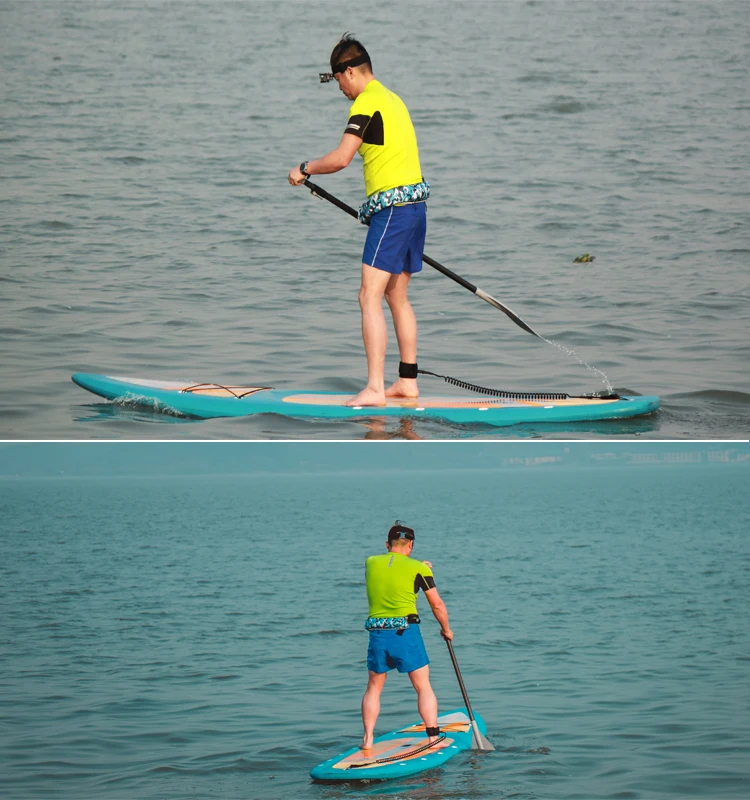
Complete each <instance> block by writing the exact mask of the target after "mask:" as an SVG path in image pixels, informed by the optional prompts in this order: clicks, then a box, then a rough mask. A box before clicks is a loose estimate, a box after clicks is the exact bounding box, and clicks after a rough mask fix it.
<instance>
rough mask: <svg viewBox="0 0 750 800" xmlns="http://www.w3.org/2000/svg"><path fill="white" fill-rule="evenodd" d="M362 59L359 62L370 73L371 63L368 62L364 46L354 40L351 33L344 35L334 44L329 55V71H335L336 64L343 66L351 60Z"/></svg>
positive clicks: (368, 55)
mask: <svg viewBox="0 0 750 800" xmlns="http://www.w3.org/2000/svg"><path fill="white" fill-rule="evenodd" d="M355 58H356V59H358V60H359V59H360V58H363V59H365V60H363V61H361V62H360V63H361V64H364V65H366V66H368V67H369V68H370V71H371V72H372V62H371V61H370V54H369V53H368V52H367V50H365V46H364V45H363V44H362V42H360V41H359V40H358V39H356V38H355V36H354V34H353V33H348V32H347V33H345V34H344V35H343V36H342V37H341V38H340V39H339V40H338V42H337V43H336V47H334V48H333V52H332V53H331V71H332V72H335V71H336V65H337V64H343V63H345V62H347V61H351V60H353V59H355Z"/></svg>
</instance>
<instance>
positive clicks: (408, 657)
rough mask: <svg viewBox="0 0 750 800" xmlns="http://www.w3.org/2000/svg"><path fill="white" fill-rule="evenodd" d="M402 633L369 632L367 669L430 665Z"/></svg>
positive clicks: (415, 640)
mask: <svg viewBox="0 0 750 800" xmlns="http://www.w3.org/2000/svg"><path fill="white" fill-rule="evenodd" d="M379 213H382V212H379ZM402 631H403V632H402V633H401V635H400V636H399V632H398V631H396V630H374V631H370V644H369V647H368V648H367V669H369V670H371V671H372V672H377V673H383V672H388V671H389V670H392V669H397V670H398V671H399V672H413V671H414V670H415V669H420V668H421V667H424V666H426V665H427V664H429V663H430V659H429V658H427V651H426V650H425V647H424V642H423V641H422V633H421V631H420V630H419V625H409V627H408V628H402Z"/></svg>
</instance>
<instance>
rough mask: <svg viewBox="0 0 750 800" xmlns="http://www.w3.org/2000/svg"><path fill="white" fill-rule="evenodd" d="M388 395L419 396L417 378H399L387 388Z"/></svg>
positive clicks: (386, 393) (386, 394)
mask: <svg viewBox="0 0 750 800" xmlns="http://www.w3.org/2000/svg"><path fill="white" fill-rule="evenodd" d="M385 396H386V397H419V389H418V388H417V379H416V378H399V379H398V380H397V381H396V382H395V383H394V384H392V385H391V386H389V387H388V388H387V389H386V390H385Z"/></svg>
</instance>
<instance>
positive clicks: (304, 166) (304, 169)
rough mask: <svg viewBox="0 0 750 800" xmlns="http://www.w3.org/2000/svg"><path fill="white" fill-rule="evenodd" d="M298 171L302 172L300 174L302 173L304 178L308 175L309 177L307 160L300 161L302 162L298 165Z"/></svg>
mask: <svg viewBox="0 0 750 800" xmlns="http://www.w3.org/2000/svg"><path fill="white" fill-rule="evenodd" d="M299 171H300V172H301V173H302V174H303V175H304V176H305V177H306V178H309V177H310V173H309V172H308V171H307V161H303V162H302V163H301V164H300V165H299Z"/></svg>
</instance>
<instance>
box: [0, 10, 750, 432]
mask: <svg viewBox="0 0 750 800" xmlns="http://www.w3.org/2000/svg"><path fill="white" fill-rule="evenodd" d="M345 30H352V31H354V32H355V33H356V34H358V35H359V36H360V37H361V38H362V39H363V41H364V42H365V44H366V45H367V46H368V48H369V50H370V52H371V54H372V57H373V61H374V66H375V71H376V74H377V76H378V77H379V78H381V80H383V82H384V83H386V85H388V86H389V87H391V88H392V89H394V90H395V91H397V92H398V93H399V94H400V95H401V96H402V97H403V99H404V100H405V101H406V103H407V105H408V106H409V108H410V109H411V112H412V116H413V120H414V123H415V126H416V129H417V133H418V137H419V143H420V152H421V159H422V166H423V170H424V174H425V176H426V177H427V178H428V179H429V181H430V182H431V184H432V189H433V194H432V198H431V200H430V201H429V231H428V240H427V247H426V252H427V253H428V254H430V255H432V257H433V258H437V259H438V260H439V261H441V262H442V263H444V264H445V265H446V266H448V267H450V268H451V269H453V270H454V271H455V272H457V273H458V274H460V275H462V276H464V277H466V278H467V279H469V280H471V281H472V282H473V283H475V284H476V285H478V286H479V287H481V288H482V289H484V290H485V291H487V292H489V293H490V294H492V295H494V296H496V297H497V298H498V299H500V300H502V301H503V302H505V303H507V304H508V305H510V306H511V307H512V308H513V309H514V310H515V311H516V312H517V313H518V314H520V316H521V317H522V318H523V319H524V320H526V321H527V322H528V323H529V324H531V325H532V327H534V328H536V329H537V330H539V332H540V333H542V334H543V335H544V336H545V337H547V338H549V339H552V340H555V341H559V342H560V343H562V344H564V345H565V346H567V347H571V348H574V349H575V350H576V351H577V352H578V354H579V356H580V357H581V358H582V359H583V360H585V361H586V362H588V363H589V364H591V365H592V366H594V367H596V368H598V369H600V370H602V371H604V372H605V373H606V375H607V376H608V378H609V380H610V381H611V382H612V384H613V386H614V387H615V389H617V390H619V391H621V392H634V393H640V394H658V395H660V396H661V397H662V398H663V410H662V412H660V413H659V414H658V415H657V416H655V417H651V418H648V419H647V420H641V421H636V422H633V423H629V424H617V425H606V424H605V425H601V426H578V427H576V426H568V428H567V429H566V430H563V431H555V430H553V429H548V428H541V429H537V430H533V431H525V430H524V429H518V428H512V429H510V430H501V431H496V430H492V429H486V428H482V427H480V428H476V429H462V428H456V427H455V426H453V427H452V426H449V425H439V424H438V425H435V424H433V423H426V424H418V425H417V426H416V427H415V432H416V434H417V435H421V436H425V437H430V438H434V437H441V438H452V437H465V436H495V437H508V436H528V435H537V436H549V437H559V436H572V437H581V436H583V437H589V436H594V437H596V436H634V435H641V436H646V437H652V438H673V437H674V438H735V437H738V436H739V437H741V438H745V437H746V436H747V430H748V424H747V422H748V410H749V409H750V386H749V384H748V369H747V366H748V357H749V356H750V347H749V346H748V337H747V332H748V329H749V328H750V303H749V302H748V300H750V289H749V283H750V281H749V279H748V267H749V266H750V225H749V223H750V190H749V189H748V186H749V185H750V152H749V150H750V148H749V147H748V130H750V92H749V91H748V87H749V86H750V69H749V67H750V45H749V44H748V42H750V4H748V3H747V2H743V1H742V0H722V2H699V1H697V0H690V1H687V0H685V1H684V2H681V1H680V0H664V1H663V2H662V1H660V0H657V1H656V2H641V1H640V0H638V1H637V2H627V1H626V2H586V1H581V2H559V1H558V2H536V1H535V0H532V2H465V3H462V2H418V1H417V2H410V3H393V2H388V1H387V0H386V2H382V3H377V4H355V5H352V4H349V5H348V6H342V5H341V4H340V3H333V2H330V3H329V2H177V1H176V0H171V1H167V0H163V1H161V2H105V1H104V0H94V1H93V2H89V1H88V0H85V1H84V0H59V2H34V1H33V0H32V1H29V0H24V1H23V2H9V0H1V1H0V70H1V71H2V76H3V77H2V82H0V104H1V106H0V107H1V108H2V114H1V115H0V117H1V119H0V165H1V178H2V182H1V183H0V209H1V210H2V215H1V217H0V317H1V320H2V321H1V322H0V351H2V356H1V357H0V365H1V367H0V368H1V369H2V381H1V382H0V409H1V411H2V417H1V418H0V434H1V435H3V436H4V437H6V438H54V437H60V438H89V437H107V438H119V437H138V438H150V437H159V438H164V437H173V436H174V437H181V436H189V437H191V438H203V437H205V438H245V437H247V438H362V437H363V436H366V435H370V433H369V431H368V430H367V429H366V428H363V427H362V426H361V425H359V424H357V423H349V422H347V423H335V422H333V423H314V424H309V423H304V422H294V421H289V420H284V419H280V418H274V417H271V418H262V419H250V420H248V419H243V420H220V421H211V422H206V423H193V424H187V425H172V424H169V423H170V422H171V421H170V420H169V419H167V418H165V417H163V416H162V417H159V416H156V415H153V414H146V415H143V414H141V413H139V412H135V413H134V412H131V411H127V410H119V409H118V408H116V407H113V406H108V405H106V404H104V403H99V402H97V401H96V400H94V399H93V397H90V396H88V395H87V394H85V393H83V391H82V390H81V389H79V388H78V387H76V386H75V385H73V384H72V383H71V382H70V381H69V376H70V374H71V373H72V372H75V371H92V372H105V373H108V374H114V375H130V376H138V377H150V378H155V377H164V378H170V379H180V378H185V379H187V380H191V381H199V382H203V381H219V382H239V383H250V384H257V383H260V384H265V385H273V386H275V387H277V388H302V389H320V390H335V391H345V392H349V391H351V392H355V391H356V390H357V389H358V388H360V387H361V385H362V384H363V381H364V378H365V366H364V353H363V349H362V344H361V339H360V333H359V310H358V307H357V302H356V295H357V290H358V285H359V263H360V258H361V247H362V243H363V239H364V233H365V229H364V228H363V227H362V226H358V225H357V224H356V223H355V222H354V221H353V220H352V219H351V218H349V217H348V216H346V215H345V214H343V213H342V212H341V211H339V210H338V209H336V208H334V207H333V206H331V205H329V204H328V203H325V202H323V201H318V200H316V199H314V198H313V197H311V195H310V194H309V192H308V191H307V190H305V189H301V188H299V189H295V188H292V187H290V186H288V185H287V183H286V174H287V172H288V170H289V169H290V168H291V167H292V166H294V165H296V164H298V163H299V162H300V161H301V160H303V159H309V158H315V157H318V156H320V155H322V154H324V153H325V152H328V151H329V150H331V149H332V148H333V147H335V146H336V144H337V143H338V141H339V138H340V135H341V132H342V130H343V126H344V124H345V120H346V116H347V110H348V102H347V101H346V99H345V98H344V97H343V95H341V94H340V92H339V91H338V88H337V87H336V85H335V84H332V85H320V84H319V83H318V78H317V73H318V72H319V71H321V70H325V69H326V68H327V67H326V65H327V58H328V55H329V53H330V50H331V48H332V46H333V44H334V43H335V41H336V40H337V38H338V37H339V36H340V35H341V34H342V33H343V32H344V31H345ZM320 183H321V185H323V186H325V187H326V188H328V189H329V190H330V191H332V192H333V193H334V194H336V195H337V196H339V197H341V198H342V199H344V200H345V201H347V202H348V203H349V204H350V205H358V204H359V202H360V201H361V200H362V199H363V186H362V177H361V168H360V166H359V159H358V158H357V159H356V161H355V163H354V164H353V165H352V166H350V167H349V168H348V169H347V170H345V171H344V172H343V173H339V174H338V175H336V176H329V177H321V178H320ZM584 252H587V253H591V254H593V255H595V257H596V260H595V261H594V262H593V263H591V264H574V263H573V259H574V258H575V257H576V256H578V255H581V254H582V253H584ZM412 296H413V301H414V306H415V309H416V312H417V315H418V319H419V323H420V359H419V360H420V365H421V366H423V367H425V368H427V369H430V370H432V371H435V372H439V373H441V374H448V375H453V376H457V377H459V378H462V379H464V380H468V381H472V382H474V383H479V384H482V385H485V386H491V387H495V388H503V389H527V390H528V389H547V390H563V391H568V392H571V393H578V392H580V391H595V390H599V389H602V388H604V384H603V382H602V380H601V379H600V378H599V377H598V376H597V375H596V374H595V373H593V372H589V371H587V370H586V369H585V368H584V367H583V366H581V365H580V364H579V363H578V362H577V361H576V360H574V359H571V358H569V357H567V356H566V355H564V354H563V353H561V352H559V351H557V350H555V349H554V348H552V347H550V346H549V345H546V344H544V343H543V342H540V341H539V340H537V339H535V338H534V337H531V336H529V335H528V334H527V333H525V332H523V331H522V330H520V329H519V328H517V327H516V326H514V325H513V324H512V323H511V322H510V321H509V320H508V319H506V317H505V316H504V315H503V314H501V313H500V312H499V311H496V310H495V309H493V308H491V307H490V306H489V305H487V304H485V303H483V302H482V301H481V300H479V299H477V298H476V297H473V296H472V295H471V294H470V293H469V292H467V291H466V290H464V289H462V288H460V287H458V286H456V285H455V284H453V283H452V282H451V281H449V280H448V279H447V278H445V277H444V276H442V275H439V274H438V273H437V272H435V271H433V270H432V269H430V268H428V267H425V270H424V271H423V273H422V274H421V275H420V276H419V278H418V279H417V280H416V281H415V283H414V286H413V290H412ZM397 360H398V356H397V353H396V352H395V340H394V338H393V336H391V350H390V353H389V361H388V370H389V374H391V375H393V374H395V371H396V363H397ZM422 390H423V391H429V392H431V393H433V394H435V393H438V394H440V393H444V392H445V391H450V390H449V389H447V387H445V386H444V384H443V383H442V382H441V381H436V380H435V379H425V380H424V381H423V383H422ZM147 422H151V423H156V424H151V425H149V424H144V423H147ZM385 434H386V435H392V436H399V435H403V432H402V431H401V429H400V427H399V425H398V423H388V424H387V425H386V426H385Z"/></svg>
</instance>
